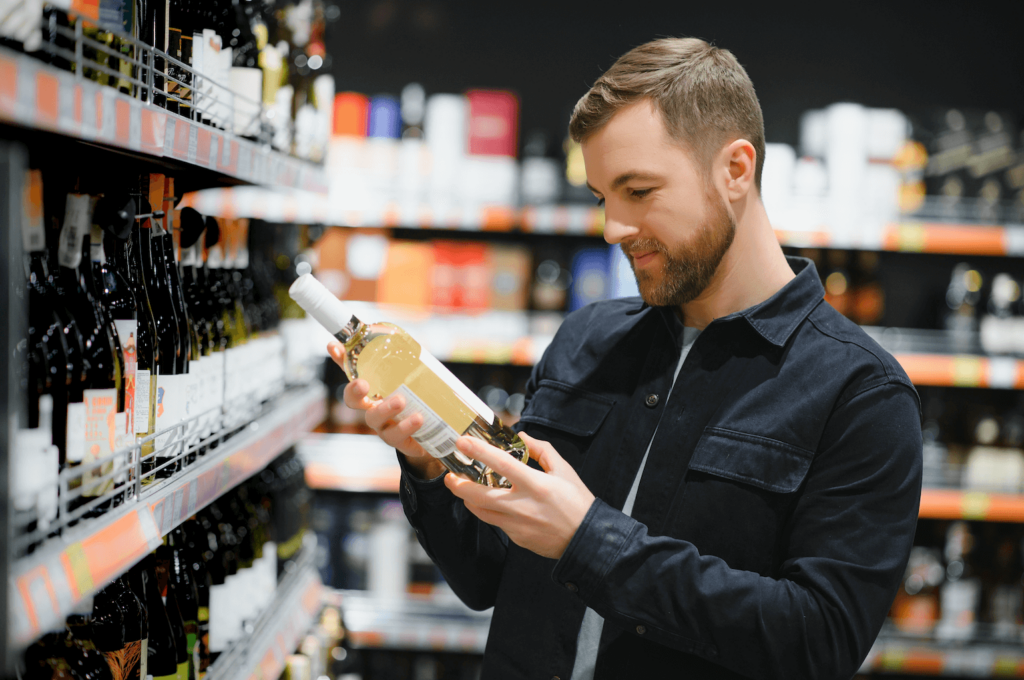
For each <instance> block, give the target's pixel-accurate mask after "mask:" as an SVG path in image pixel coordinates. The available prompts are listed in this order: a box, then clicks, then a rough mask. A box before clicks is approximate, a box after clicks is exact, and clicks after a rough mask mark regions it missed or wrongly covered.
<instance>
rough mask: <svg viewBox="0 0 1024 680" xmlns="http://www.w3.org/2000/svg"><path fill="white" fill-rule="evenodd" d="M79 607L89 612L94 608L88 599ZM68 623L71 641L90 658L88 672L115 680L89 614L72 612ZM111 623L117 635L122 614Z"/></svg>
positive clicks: (82, 655)
mask: <svg viewBox="0 0 1024 680" xmlns="http://www.w3.org/2000/svg"><path fill="white" fill-rule="evenodd" d="M79 607H81V608H82V609H83V611H84V612H87V611H89V610H90V609H91V608H92V607H91V605H90V604H89V602H88V601H87V600H86V601H83V602H80V603H79ZM101 623H102V622H101ZM66 624H67V631H68V640H69V642H70V643H71V644H72V645H74V646H76V647H77V648H78V651H79V652H80V653H81V658H84V659H87V660H88V661H87V663H88V666H87V669H88V670H86V674H87V675H88V676H90V677H91V678H95V679H96V680H99V679H100V678H102V679H103V680H113V675H112V674H111V672H110V666H109V665H107V660H106V657H105V655H104V654H103V652H102V651H100V650H99V649H98V648H97V647H96V642H95V640H94V639H93V635H94V631H93V628H92V625H91V622H90V621H89V616H88V614H85V613H74V614H70V615H69V616H68V618H67V619H66ZM111 625H112V627H113V628H114V634H115V635H116V631H117V626H123V620H122V619H121V618H120V615H115V618H114V620H113V621H112V622H111ZM83 670H85V669H83Z"/></svg>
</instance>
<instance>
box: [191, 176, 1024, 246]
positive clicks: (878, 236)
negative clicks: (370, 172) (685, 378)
mask: <svg viewBox="0 0 1024 680" xmlns="http://www.w3.org/2000/svg"><path fill="white" fill-rule="evenodd" d="M185 201H186V203H187V204H188V205H191V206H192V207H193V208H195V209H196V210H198V211H199V212H201V213H204V214H207V215H216V216H219V217H229V218H230V217H251V218H256V219H262V220H266V221H268V222H280V223H291V222H299V223H314V224H326V225H332V226H345V227H385V228H393V227H411V228H424V229H459V230H465V231H481V232H485V231H523V232H528V233H537V234H570V235H579V236H595V237H597V236H601V234H602V233H603V232H604V210H603V209H602V208H595V207H593V206H589V205H551V206H527V207H524V208H511V207H498V206H452V207H446V208H440V207H437V206H430V205H420V204H414V205H407V204H400V203H388V204H385V205H361V206H360V205H346V204H345V202H343V201H335V200H332V199H331V198H329V197H327V196H311V195H304V194H301V193H295V192H293V193H286V192H265V191H260V190H259V189H256V188H253V187H235V188H226V189H207V190H204V191H199V192H194V193H192V194H189V195H188V196H186V198H185ZM775 235H776V237H777V238H778V239H779V242H780V243H781V244H782V245H784V246H793V247H813V248H859V249H866V250H885V251H895V252H910V253H945V254H954V255H1003V256H1021V255H1024V225H997V224H980V223H979V224H946V223H943V222H916V221H903V222H895V223H889V224H885V225H881V226H880V227H878V228H875V229H866V230H864V232H863V233H860V234H858V238H857V239H856V241H855V242H854V241H852V240H851V239H848V238H843V237H842V236H840V235H838V234H835V233H833V232H831V231H829V230H828V229H826V228H824V227H820V228H815V229H809V230H795V229H776V230H775Z"/></svg>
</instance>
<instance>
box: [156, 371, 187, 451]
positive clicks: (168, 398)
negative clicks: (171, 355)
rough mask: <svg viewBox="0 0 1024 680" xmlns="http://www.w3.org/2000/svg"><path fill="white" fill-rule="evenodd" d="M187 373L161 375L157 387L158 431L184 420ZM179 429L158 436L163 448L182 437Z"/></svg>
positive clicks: (158, 447) (159, 445) (159, 444)
mask: <svg viewBox="0 0 1024 680" xmlns="http://www.w3.org/2000/svg"><path fill="white" fill-rule="evenodd" d="M187 385H188V376H187V375H161V376H160V380H159V381H158V382H157V387H156V431H157V432H159V431H161V430H166V429H167V428H169V427H173V426H174V425H177V424H178V423H180V422H181V421H182V418H184V416H185V405H186V402H185V393H186V389H187ZM180 435H181V433H180V432H179V431H178V429H172V430H169V431H167V432H164V433H163V434H161V435H159V436H158V437H157V438H156V448H157V449H161V448H164V447H166V446H168V445H170V444H171V442H173V441H175V440H177V439H180Z"/></svg>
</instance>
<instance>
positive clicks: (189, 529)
mask: <svg viewBox="0 0 1024 680" xmlns="http://www.w3.org/2000/svg"><path fill="white" fill-rule="evenodd" d="M173 533H174V541H175V544H176V545H181V546H182V550H183V554H184V557H185V562H184V564H185V566H186V567H187V568H189V569H191V570H192V582H193V583H194V584H195V587H196V649H197V652H196V655H197V656H198V657H199V666H198V668H199V673H198V675H199V677H200V678H202V677H203V676H204V675H206V669H207V668H209V667H210V649H209V644H210V582H211V581H210V572H209V570H208V569H207V568H206V560H207V557H206V554H207V553H208V552H209V551H210V541H209V538H208V537H207V536H206V533H205V532H204V531H203V528H202V526H201V525H200V524H199V522H198V521H197V520H195V519H191V520H189V521H187V522H185V524H183V525H181V526H180V527H178V528H177V529H175V530H174V532H173ZM210 554H212V553H210Z"/></svg>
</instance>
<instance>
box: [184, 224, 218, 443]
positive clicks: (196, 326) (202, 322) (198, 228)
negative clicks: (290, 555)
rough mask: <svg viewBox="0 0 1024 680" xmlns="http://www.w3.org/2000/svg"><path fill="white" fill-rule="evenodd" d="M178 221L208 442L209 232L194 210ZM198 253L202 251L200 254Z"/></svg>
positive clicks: (198, 397)
mask: <svg viewBox="0 0 1024 680" xmlns="http://www.w3.org/2000/svg"><path fill="white" fill-rule="evenodd" d="M176 217H177V219H176V221H175V231H174V237H175V249H176V252H179V253H180V254H181V258H180V263H179V266H178V269H179V271H180V274H181V288H182V294H183V296H184V298H185V300H184V307H185V309H186V312H187V314H188V323H189V329H190V334H189V338H190V341H191V361H190V364H189V366H190V368H191V370H192V372H193V373H194V374H195V379H194V383H195V384H196V386H197V387H196V391H195V404H194V410H193V414H194V415H199V418H198V422H197V424H196V437H198V439H200V440H205V439H206V438H207V437H209V435H210V434H212V429H211V427H210V423H211V419H210V411H211V410H212V409H213V408H214V406H215V402H214V400H213V392H214V389H215V387H214V377H213V376H212V375H211V371H213V370H216V367H215V366H214V364H215V363H216V362H213V361H211V360H210V356H211V354H212V353H213V336H212V332H211V328H210V321H209V319H208V318H207V316H206V314H205V308H204V305H203V302H202V300H203V297H202V291H200V290H199V284H198V279H197V273H196V264H197V263H201V262H202V253H201V248H200V247H199V245H200V244H199V239H200V238H201V237H202V235H203V231H204V230H205V229H206V225H205V223H204V221H203V217H202V215H200V214H199V213H198V212H196V211H195V210H194V209H192V208H184V209H183V210H180V211H178V215H177V216H176ZM197 251H198V252H197ZM205 453H206V445H205V444H204V445H202V446H201V447H200V449H199V455H203V454H205Z"/></svg>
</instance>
